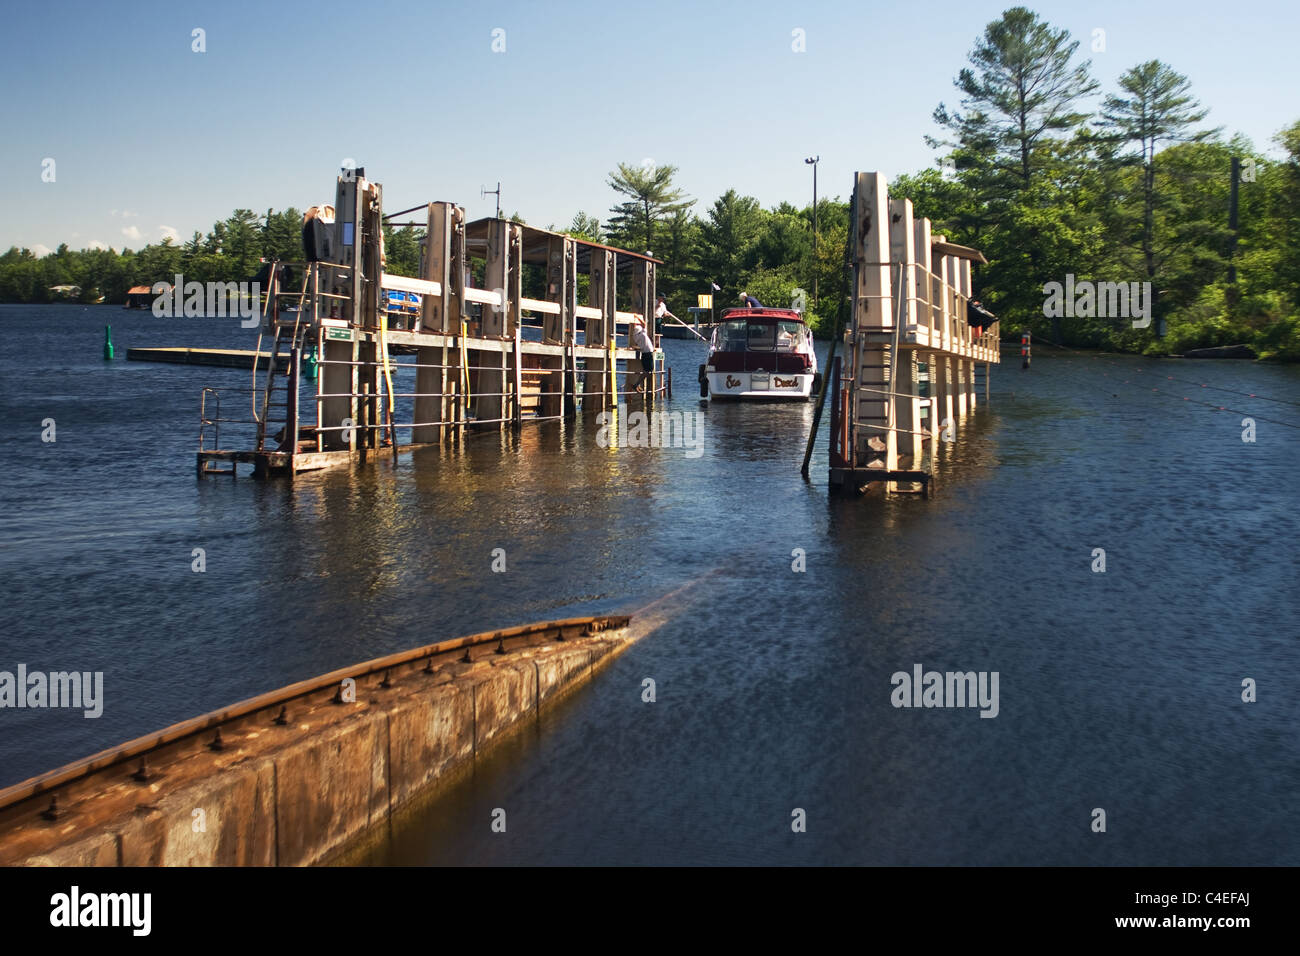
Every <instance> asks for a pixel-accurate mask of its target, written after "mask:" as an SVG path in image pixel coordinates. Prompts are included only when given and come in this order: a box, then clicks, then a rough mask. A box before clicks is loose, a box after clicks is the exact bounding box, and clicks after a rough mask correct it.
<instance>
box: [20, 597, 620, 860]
mask: <svg viewBox="0 0 1300 956" xmlns="http://www.w3.org/2000/svg"><path fill="white" fill-rule="evenodd" d="M629 622H630V618H628V617H626V616H600V617H583V618H571V619H566V620H561V621H551V622H547V623H543V624H532V625H526V626H522V627H514V628H508V629H505V630H500V631H491V632H487V633H483V634H476V635H473V636H470V637H463V638H457V639H455V640H450V641H443V642H441V643H438V644H431V645H428V646H426V647H419V648H415V649H414V650H410V651H404V652H401V653H398V654H392V655H389V656H387V657H381V658H377V659H375V660H372V661H368V662H366V663H364V664H358V665H356V666H355V667H350V668H345V669H343V670H338V671H334V672H332V673H329V674H324V675H322V676H320V677H317V678H315V679H313V680H309V681H303V682H301V683H297V684H291V685H289V686H288V687H284V688H281V689H280V690H277V691H272V692H271V693H268V694H263V695H261V696H259V697H254V698H252V699H250V700H246V701H244V702H243V703H240V704H236V705H234V706H232V707H227V708H225V709H224V710H220V711H214V712H212V713H210V714H205V715H203V716H201V717H195V718H193V719H192V720H187V721H184V722H182V723H179V724H175V725H173V726H171V727H168V728H167V729H166V730H161V731H159V732H157V733H155V734H150V735H148V736H145V737H140V738H139V739H137V740H133V741H130V742H128V743H125V744H122V745H121V746H119V747H114V748H112V749H110V750H105V751H103V752H102V753H99V754H96V755H95V756H93V757H89V758H87V759H85V760H81V761H78V762H76V763H73V764H69V765H68V766H66V767H62V768H60V769H58V770H54V771H51V772H50V773H46V774H42V775H41V776H39V777H34V778H32V779H31V780H27V781H25V782H23V783H20V784H17V785H15V786H12V787H9V788H8V789H5V790H0V866H15V865H18V866H33V865H54V866H138V865H154V866H158V865H161V866H176V865H181V866H195V865H199V866H233V865H254V866H275V865H279V866H297V865H306V864H312V863H319V862H322V861H325V860H328V859H330V858H332V857H335V856H337V855H339V854H340V853H344V852H347V851H348V850H349V849H351V848H352V847H354V846H355V845H356V844H357V843H358V841H363V840H364V839H365V838H367V837H369V836H374V835H376V834H382V833H383V832H385V827H386V825H387V824H388V823H389V821H390V819H391V818H392V816H393V814H394V813H396V812H398V811H401V810H404V809H405V808H407V807H410V806H414V805H418V801H420V800H422V799H423V798H426V797H427V796H430V795H431V794H432V793H434V792H436V791H437V789H438V788H439V787H440V786H442V785H445V784H446V783H447V782H449V781H451V780H453V779H455V778H456V777H457V776H458V774H459V773H460V772H462V771H464V770H466V769H468V768H469V767H470V766H472V764H473V762H474V760H475V759H477V758H478V757H479V756H481V755H482V754H483V753H484V752H485V750H486V749H487V748H488V747H489V746H490V745H492V744H495V743H496V742H497V741H498V740H500V739H502V738H504V737H505V736H506V735H507V734H509V733H510V732H512V731H514V730H515V729H517V728H519V727H521V726H524V725H525V724H526V723H527V721H528V720H530V719H531V718H533V717H535V715H536V714H537V713H538V712H539V711H540V709H541V708H542V707H545V706H547V705H549V704H550V703H552V702H553V701H555V700H557V699H558V698H559V697H560V696H561V695H563V694H564V693H566V692H567V691H568V690H570V689H571V688H573V687H575V686H577V685H578V684H581V683H582V682H583V681H585V680H586V679H588V678H589V677H591V676H592V675H593V674H594V673H595V671H596V670H597V669H598V668H599V667H601V666H603V665H604V664H605V663H607V662H608V661H610V660H611V659H612V658H613V657H614V656H615V655H616V654H618V653H619V652H620V651H622V650H624V649H625V648H627V647H628V646H630V645H631V643H632V641H633V638H632V636H631V634H630V631H629Z"/></svg>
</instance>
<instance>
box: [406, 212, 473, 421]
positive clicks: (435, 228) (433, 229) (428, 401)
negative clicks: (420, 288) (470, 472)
mask: <svg viewBox="0 0 1300 956" xmlns="http://www.w3.org/2000/svg"><path fill="white" fill-rule="evenodd" d="M456 211H457V210H456V207H455V206H453V205H452V204H451V203H444V202H432V203H429V212H428V231H427V233H426V236H425V240H424V249H423V251H422V254H421V264H420V276H421V278H423V279H427V280H429V281H431V282H437V283H439V284H440V285H441V287H442V293H441V294H440V295H436V296H433V295H426V296H421V299H420V319H419V326H418V327H419V329H420V330H421V331H423V332H440V333H444V334H449V333H452V332H454V331H455V330H456V329H457V328H458V327H459V324H460V301H461V300H460V297H459V294H458V288H457V286H458V283H457V282H456V280H455V275H456V272H457V267H456V263H455V259H454V256H453V252H452V246H453V236H454V234H455V232H456V226H457V223H456ZM415 361H416V363H417V364H418V365H419V366H420V367H419V368H417V369H416V370H415V392H416V397H415V402H414V413H413V414H414V422H415V423H416V427H415V428H413V429H412V430H411V441H412V442H415V443H420V442H436V441H439V440H441V439H442V437H443V434H444V431H443V428H442V426H441V425H432V424H421V423H428V422H441V421H445V420H446V417H447V401H446V393H447V392H448V388H447V370H446V369H444V368H432V367H431V366H435V365H446V364H447V349H446V347H445V346H444V347H442V348H434V347H432V346H429V347H424V348H420V349H419V350H417V351H416V358H415Z"/></svg>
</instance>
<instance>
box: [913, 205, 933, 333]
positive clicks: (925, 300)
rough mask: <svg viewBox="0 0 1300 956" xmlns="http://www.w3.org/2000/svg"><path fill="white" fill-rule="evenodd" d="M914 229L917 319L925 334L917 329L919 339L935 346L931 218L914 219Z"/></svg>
mask: <svg viewBox="0 0 1300 956" xmlns="http://www.w3.org/2000/svg"><path fill="white" fill-rule="evenodd" d="M912 230H913V232H914V233H915V239H914V246H913V248H914V250H915V254H916V270H915V271H916V283H915V288H916V296H917V298H918V300H919V302H918V304H917V311H918V316H917V321H918V322H919V323H920V325H922V326H924V328H925V330H926V331H925V335H924V336H922V335H921V334H920V329H918V330H917V341H921V340H922V339H923V338H924V341H925V342H926V344H928V345H930V346H933V345H934V344H935V312H936V310H935V306H934V288H933V278H934V276H933V274H932V269H933V264H932V262H931V250H930V220H929V219H914V220H913V221H912Z"/></svg>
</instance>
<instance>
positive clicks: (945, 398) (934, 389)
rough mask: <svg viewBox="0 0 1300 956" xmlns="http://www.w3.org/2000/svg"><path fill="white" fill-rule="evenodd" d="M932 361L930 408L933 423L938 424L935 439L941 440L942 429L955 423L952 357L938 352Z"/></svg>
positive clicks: (953, 425)
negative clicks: (933, 363) (932, 414)
mask: <svg viewBox="0 0 1300 956" xmlns="http://www.w3.org/2000/svg"><path fill="white" fill-rule="evenodd" d="M934 362H935V365H934V370H933V371H931V373H930V375H931V379H930V381H931V387H930V392H931V394H932V395H933V396H934V397H933V398H932V399H931V404H930V409H931V411H932V412H933V413H934V418H935V424H936V425H937V426H938V430H937V439H938V440H939V441H942V440H943V431H944V429H945V428H946V427H947V428H951V427H955V425H956V418H955V417H954V415H953V407H952V405H953V391H954V390H953V381H952V375H953V368H952V363H953V359H952V357H951V356H950V355H948V353H946V352H939V353H936V354H935V355H934ZM936 375H937V383H936Z"/></svg>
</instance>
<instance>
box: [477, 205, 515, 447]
mask: <svg viewBox="0 0 1300 956" xmlns="http://www.w3.org/2000/svg"><path fill="white" fill-rule="evenodd" d="M511 225H512V224H511V223H510V222H509V221H507V220H505V219H493V220H492V221H490V222H489V223H488V224H487V233H488V240H487V264H486V267H485V271H484V285H485V286H486V287H487V288H488V289H489V290H490V291H492V292H495V293H496V295H497V297H498V301H497V302H496V303H495V304H493V305H489V306H485V307H484V309H483V321H482V324H481V326H480V328H481V334H482V336H483V337H484V338H490V339H497V340H498V341H500V340H501V339H503V338H504V337H505V336H506V334H507V319H508V315H509V309H510V302H509V300H510V291H509V290H510V226H511ZM473 354H474V355H477V356H478V360H477V364H478V365H480V366H484V367H482V368H479V369H478V375H477V376H476V377H475V381H477V383H478V388H477V392H478V394H476V395H475V396H474V397H473V403H474V417H475V418H477V419H478V420H479V421H482V422H493V423H495V425H496V427H498V428H500V427H501V422H500V421H499V420H500V419H502V418H504V417H505V415H504V414H503V412H504V410H505V403H504V401H503V399H504V395H503V393H504V392H505V382H506V378H505V366H504V363H505V355H504V353H502V352H501V351H500V350H499V349H494V350H493V351H491V352H486V351H483V350H479V351H476V352H475V353H473ZM489 356H491V357H490V358H489ZM489 363H491V364H492V365H494V366H495V367H494V368H487V367H486V366H487V365H488V364H489Z"/></svg>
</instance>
